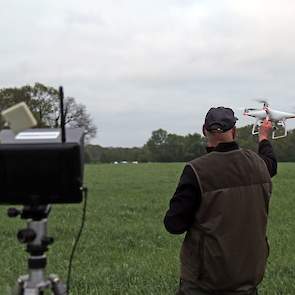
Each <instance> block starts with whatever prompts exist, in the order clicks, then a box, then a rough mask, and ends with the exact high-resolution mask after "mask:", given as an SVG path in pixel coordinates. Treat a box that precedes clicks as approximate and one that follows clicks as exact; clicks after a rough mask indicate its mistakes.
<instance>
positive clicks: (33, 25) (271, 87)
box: [0, 0, 295, 146]
mask: <svg viewBox="0 0 295 295" xmlns="http://www.w3.org/2000/svg"><path fill="white" fill-rule="evenodd" d="M0 4H1V10H0V34H1V43H0V58H1V66H0V86H1V87H8V86H22V85H25V84H33V83H35V82H40V83H43V84H46V85H49V86H53V87H58V86H59V85H63V86H64V88H65V94H66V95H68V96H73V97H75V98H76V99H77V100H78V101H79V102H82V103H83V104H85V105H86V106H87V109H88V110H89V112H90V113H91V115H92V117H93V119H94V121H95V124H96V125H97V127H98V134H97V138H96V139H95V140H94V141H93V142H94V143H98V144H101V145H103V146H141V145H143V144H144V143H145V142H146V141H147V139H148V138H149V137H150V135H151V132H152V131H153V130H156V129H158V128H163V129H166V130H167V131H169V132H171V133H178V134H188V133H193V132H200V131H201V126H202V123H203V119H204V116H205V114H206V112H207V110H208V109H209V108H210V107H212V106H220V105H223V106H229V107H246V106H248V107H253V106H259V104H257V103H256V102H255V101H254V99H255V98H261V97H262V98H265V97H266V98H269V101H270V102H271V103H272V106H273V107H276V108H279V109H282V110H286V111H291V110H295V99H294V97H295V87H294V86H295V83H294V82H295V75H294V71H295V42H294V41H295V17H294V15H295V1H294V0H281V1H277V0H259V1H258V0H247V1H245V0H121V1H120V0H117V1H116V0H104V1H103V0H100V1H97V0H95V1H94V0H93V1H90V0H83V1H81V0H79V1H77V0H62V1H60V0H59V1H57V0H42V1H40V0H26V1H20V0H9V1H4V0H0ZM237 116H238V117H240V118H241V120H240V121H239V126H241V125H245V124H246V123H247V122H248V123H250V122H252V120H251V119H249V120H245V119H242V114H241V112H239V111H237ZM294 121H295V120H294ZM290 127H292V128H294V127H295V123H290Z"/></svg>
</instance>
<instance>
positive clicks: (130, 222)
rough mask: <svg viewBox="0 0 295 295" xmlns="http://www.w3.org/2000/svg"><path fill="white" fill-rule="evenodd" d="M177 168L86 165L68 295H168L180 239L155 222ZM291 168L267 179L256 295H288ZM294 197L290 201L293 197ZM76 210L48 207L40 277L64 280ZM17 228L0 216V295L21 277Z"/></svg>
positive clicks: (294, 263)
mask: <svg viewBox="0 0 295 295" xmlns="http://www.w3.org/2000/svg"><path fill="white" fill-rule="evenodd" d="M182 168H183V164H141V165H89V166H87V169H86V182H87V185H88V187H89V197H88V211H87V222H86V226H85V230H84V233H83V235H82V238H81V242H80V244H79V247H78V249H77V253H76V258H75V260H74V271H73V274H72V292H71V294H79V295H84V294H103V295H104V294H106V295H107V294H128V295H135V294H136V295H139V294H151V295H152V294H154V295H158V294H174V293H175V290H176V289H177V285H178V275H179V259H178V257H179V249H180V245H181V240H182V238H183V236H171V235H169V234H168V233H166V232H165V230H164V228H163V223H162V220H163V216H164V214H165V210H166V209H167V206H168V202H169V199H170V197H171V195H172V194H173V192H174V189H175V186H176V184H177V182H178V178H179V175H180V173H181V171H182ZM294 175H295V165H294V164H281V165H280V169H279V174H278V176H277V177H276V178H275V179H274V192H273V197H272V201H271V208H270V218H269V241H270V244H271V255H270V258H269V264H268V269H267V273H266V276H265V279H264V281H263V283H262V284H261V286H260V293H261V294H267V295H272V294H274V295H277V294H283V295H288V294H290V295H291V294H292V295H294V294H295V285H294V280H295V254H294V249H295V237H294V233H293V231H294V228H295V221H294V213H295V205H294V203H295V182H294V180H293V179H294ZM293 196H294V197H293ZM80 218H81V206H80V205H66V206H60V205H59V206H54V208H53V211H52V213H51V215H50V219H49V233H50V234H51V235H52V236H54V237H55V239H56V241H55V243H54V245H53V246H51V248H50V251H49V252H48V272H50V273H51V272H53V273H57V274H58V275H59V276H60V277H62V278H63V279H64V280H65V278H66V273H67V266H68V258H69V254H70V250H71V247H72V243H73V240H74V236H75V235H76V232H77V229H78V227H79V225H80ZM22 227H25V222H24V221H21V220H18V219H9V218H7V217H6V207H1V208H0V229H1V233H2V236H1V243H0V257H1V264H0V265H1V275H0V294H7V292H8V291H7V290H8V289H9V287H10V286H12V285H13V284H14V282H15V280H16V278H17V277H18V276H19V275H20V274H22V273H25V272H26V253H25V251H24V247H23V245H20V244H19V243H18V242H17V240H16V232H17V230H18V229H20V228H22Z"/></svg>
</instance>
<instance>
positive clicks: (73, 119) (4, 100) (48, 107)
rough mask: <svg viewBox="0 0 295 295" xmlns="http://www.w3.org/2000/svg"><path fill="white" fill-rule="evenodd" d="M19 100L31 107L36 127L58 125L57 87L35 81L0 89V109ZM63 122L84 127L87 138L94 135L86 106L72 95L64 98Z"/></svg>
mask: <svg viewBox="0 0 295 295" xmlns="http://www.w3.org/2000/svg"><path fill="white" fill-rule="evenodd" d="M21 101H24V102H25V103H26V104H27V105H28V106H29V108H30V109H31V111H32V113H33V114H34V116H35V118H36V120H37V122H38V125H37V127H39V128H43V127H47V128H58V127H60V123H59V122H60V110H59V105H60V102H59V97H58V90H57V89H55V88H53V87H49V86H45V85H43V84H41V83H35V85H34V86H29V85H27V86H23V87H20V88H3V89H0V111H3V110H4V109H7V108H9V107H11V106H12V105H14V104H17V103H19V102H21ZM65 122H66V125H67V126H69V127H83V128H85V134H86V139H87V140H89V139H90V138H93V137H95V135H96V126H95V125H94V123H93V121H92V118H91V116H90V114H89V113H88V112H87V110H86V106H85V105H83V104H81V103H77V102H76V100H75V99H74V98H73V97H66V98H65ZM3 126H4V122H3V119H2V118H0V128H3Z"/></svg>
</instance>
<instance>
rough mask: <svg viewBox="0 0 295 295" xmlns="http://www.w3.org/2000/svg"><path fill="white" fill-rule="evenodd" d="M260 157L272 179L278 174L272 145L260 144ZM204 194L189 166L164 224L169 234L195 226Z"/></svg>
mask: <svg viewBox="0 0 295 295" xmlns="http://www.w3.org/2000/svg"><path fill="white" fill-rule="evenodd" d="M236 149H239V145H238V144H237V143H236V142H230V143H221V144H219V145H218V146H217V147H216V148H215V149H212V148H211V149H209V148H208V149H207V152H211V151H212V150H215V151H218V152H228V151H232V150H236ZM258 154H259V156H260V157H261V158H262V159H263V160H264V162H265V164H266V166H267V169H268V171H269V174H270V176H271V177H273V176H275V175H276V173H277V159H276V156H275V154H274V151H273V148H272V145H271V143H270V142H269V141H268V140H263V141H261V142H260V143H259V149H258ZM201 200H202V194H201V189H200V184H199V182H198V180H197V177H196V175H195V173H194V171H193V170H192V168H191V167H190V166H189V165H186V166H185V167H184V170H183V172H182V175H181V177H180V181H179V184H178V186H177V188H176V191H175V194H174V196H173V197H172V199H171V201H170V206H169V209H168V211H167V213H166V216H165V219H164V224H165V227H166V229H167V231H168V232H170V233H172V234H182V233H184V232H185V231H187V230H188V229H189V228H190V227H191V225H192V224H193V221H194V217H195V214H196V212H197V210H198V209H199V207H200V204H201Z"/></svg>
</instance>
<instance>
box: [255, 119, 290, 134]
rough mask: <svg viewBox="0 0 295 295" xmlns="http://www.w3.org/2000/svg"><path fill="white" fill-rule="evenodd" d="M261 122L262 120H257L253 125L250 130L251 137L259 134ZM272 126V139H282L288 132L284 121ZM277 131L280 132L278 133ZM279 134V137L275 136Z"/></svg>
mask: <svg viewBox="0 0 295 295" xmlns="http://www.w3.org/2000/svg"><path fill="white" fill-rule="evenodd" d="M262 123H263V121H262V120H257V121H256V122H255V124H254V125H253V129H252V134H253V135H258V134H259V128H260V126H261V125H262ZM272 125H273V131H272V139H279V138H284V137H286V136H287V135H288V130H287V126H286V122H285V121H279V122H277V123H276V124H275V123H272ZM278 130H280V131H279V132H278ZM278 133H279V135H277V134H278Z"/></svg>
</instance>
